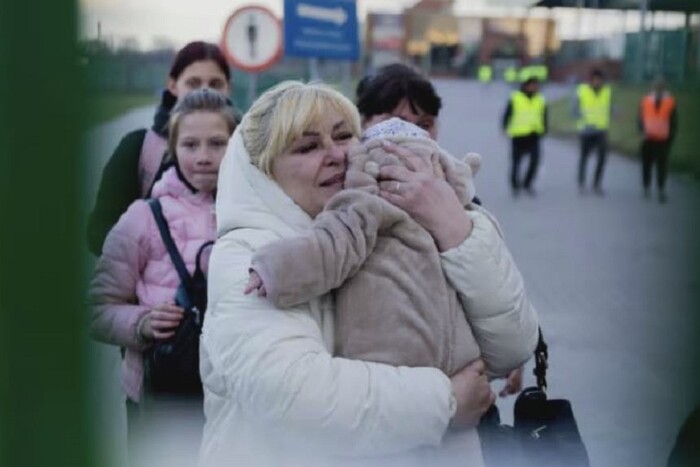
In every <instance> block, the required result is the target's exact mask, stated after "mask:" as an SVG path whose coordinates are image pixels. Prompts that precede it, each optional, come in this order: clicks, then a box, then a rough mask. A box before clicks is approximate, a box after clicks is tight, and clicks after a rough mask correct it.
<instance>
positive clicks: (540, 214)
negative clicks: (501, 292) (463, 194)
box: [437, 81, 700, 467]
mask: <svg viewBox="0 0 700 467" xmlns="http://www.w3.org/2000/svg"><path fill="white" fill-rule="evenodd" d="M437 85H438V90H439V92H440V94H441V95H442V96H443V100H444V102H445V109H444V114H441V129H440V142H441V143H442V144H443V145H444V146H445V147H446V148H447V149H449V150H450V151H453V152H454V153H463V152H465V151H467V150H475V151H477V152H479V153H481V154H482V155H483V170H482V171H481V172H480V173H479V174H478V177H477V192H478V193H479V195H480V197H481V198H482V200H483V201H484V203H485V205H486V207H487V208H489V209H490V210H492V211H493V212H494V213H495V214H496V216H497V217H498V219H499V221H500V222H501V224H502V226H503V228H504V230H505V233H506V239H507V242H508V245H509V246H510V248H511V251H512V252H513V255H514V256H515V259H516V261H517V262H518V265H519V267H520V269H521V271H522V273H523V275H524V277H525V282H526V286H527V289H528V293H529V296H530V299H531V301H532V302H533V303H534V304H535V306H536V307H537V309H538V311H539V313H540V320H541V324H542V328H543V330H544V333H545V336H546V337H547V341H548V342H549V345H550V355H551V369H550V375H551V376H550V378H549V380H550V381H549V382H550V396H552V397H566V398H569V399H571V401H572V402H573V406H574V409H575V413H576V415H577V418H578V422H579V427H580V429H581V432H582V434H583V437H584V438H585V441H586V444H587V446H588V449H589V454H590V457H591V463H592V465H594V466H611V467H612V466H616V467H620V466H637V467H640V466H650V467H651V466H659V465H664V464H665V459H666V457H667V455H668V452H669V450H670V448H671V445H672V443H673V440H674V436H675V434H676V432H677V431H678V428H679V427H680V424H681V422H682V420H683V418H684V417H685V416H686V414H687V413H688V412H689V411H690V410H691V408H692V407H693V406H694V405H695V404H698V403H700V390H699V388H698V386H697V381H698V379H699V378H698V377H697V375H698V370H699V365H698V360H697V358H695V359H694V360H693V359H691V355H693V353H695V355H696V356H697V353H698V347H700V339H699V338H700V326H699V325H698V324H699V323H698V321H699V320H698V317H697V309H698V306H697V304H698V298H699V297H698V295H699V293H698V292H699V287H698V285H699V282H700V279H699V277H698V274H697V269H694V267H695V266H696V265H698V264H700V258H699V255H698V252H699V251H700V249H698V248H697V244H696V238H697V237H695V235H694V233H695V232H697V230H696V229H695V228H696V227H698V225H700V213H699V212H698V210H697V209H696V206H697V205H696V204H695V203H697V201H698V200H700V187H699V186H698V184H697V183H696V182H692V181H689V180H684V179H681V178H678V177H671V180H670V183H669V187H668V193H669V199H670V202H669V203H668V204H667V205H660V204H658V203H657V202H655V201H646V200H644V199H643V198H642V197H641V187H640V185H641V181H640V180H641V175H640V167H639V164H638V163H637V162H636V161H632V160H629V159H626V158H623V157H621V156H618V155H613V156H612V157H611V158H610V159H609V161H608V162H609V163H608V167H607V171H606V173H605V179H604V186H605V189H606V193H607V195H606V196H605V197H604V198H600V197H597V196H594V195H586V196H581V195H580V194H579V193H578V190H577V187H576V182H575V175H576V174H575V172H576V167H577V163H578V156H577V146H576V144H575V142H570V141H562V140H556V139H552V138H550V139H547V140H546V142H545V144H544V170H543V171H542V173H540V177H539V178H538V180H537V192H538V195H537V197H536V198H534V199H533V198H529V197H520V198H518V199H513V197H512V196H511V193H510V190H509V188H508V184H507V173H508V170H509V156H508V148H509V145H508V140H507V139H506V138H505V137H504V136H502V135H501V133H500V131H499V128H498V122H499V121H500V120H499V118H500V114H501V112H502V110H503V106H504V104H505V100H506V98H507V94H508V91H507V89H506V88H505V87H504V86H499V85H493V86H491V87H489V88H486V89H484V88H483V87H481V86H479V85H477V84H475V83H465V82H458V81H438V82H437ZM564 91H565V90H564V89H562V88H555V89H551V90H549V91H548V92H547V94H550V95H561V94H562V92H564ZM592 162H593V161H589V163H592ZM592 169H593V166H592V164H591V166H590V170H592ZM591 175H592V172H591ZM589 180H590V178H589ZM694 227H695V228H694ZM693 376H694V378H693ZM693 379H694V380H695V383H696V384H695V385H693ZM529 380H530V382H533V378H532V377H530V378H529ZM511 404H512V400H511V401H508V403H505V404H501V405H502V406H503V407H502V409H503V411H505V412H507V413H510V405H511Z"/></svg>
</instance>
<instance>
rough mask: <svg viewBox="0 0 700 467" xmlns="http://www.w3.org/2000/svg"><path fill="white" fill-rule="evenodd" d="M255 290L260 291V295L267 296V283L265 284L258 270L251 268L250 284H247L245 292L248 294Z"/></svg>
mask: <svg viewBox="0 0 700 467" xmlns="http://www.w3.org/2000/svg"><path fill="white" fill-rule="evenodd" d="M254 290H257V291H258V297H267V290H265V285H264V284H263V281H262V279H261V278H260V276H259V275H258V273H257V272H255V271H254V270H252V269H251V270H250V279H249V280H248V285H246V286H245V290H244V291H243V292H244V293H245V294H246V295H248V294H249V293H251V292H252V291H254Z"/></svg>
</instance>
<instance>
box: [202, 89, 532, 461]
mask: <svg viewBox="0 0 700 467" xmlns="http://www.w3.org/2000/svg"><path fill="white" fill-rule="evenodd" d="M359 134H360V119H359V115H358V113H357V110H356V109H355V107H354V105H353V104H352V103H351V102H350V101H349V100H347V99H346V98H345V97H343V96H342V95H341V94H339V93H338V92H336V91H334V90H332V89H330V88H327V87H325V86H323V85H318V84H303V83H298V82H285V83H281V84H279V85H277V86H276V87H274V88H272V89H270V90H269V91H267V92H266V93H265V94H263V95H262V96H261V97H260V98H259V99H258V100H257V101H256V102H255V103H254V104H253V106H252V107H251V109H250V111H249V113H248V114H247V115H246V116H245V118H244V120H243V122H242V123H241V126H240V127H239V129H237V131H236V132H235V133H234V136H233V138H232V140H231V141H230V143H229V147H228V150H227V154H226V156H225V158H224V162H223V163H222V168H221V178H220V184H219V194H218V197H217V201H216V210H217V219H218V221H217V230H218V232H217V237H218V239H217V243H216V245H215V247H214V250H213V252H212V257H211V263H210V269H209V272H210V275H209V307H208V310H207V318H206V319H205V323H204V331H203V334H202V344H201V348H200V351H201V372H202V381H203V383H204V392H205V416H206V418H207V422H206V426H205V432H204V440H203V446H202V452H201V455H200V465H202V466H218V465H253V466H257V465H265V466H267V465H270V466H284V465H313V466H326V465H371V464H373V463H376V465H413V463H416V464H418V465H419V464H424V463H426V462H430V463H431V464H437V465H477V466H478V465H482V464H483V460H482V456H481V450H480V446H479V440H478V436H477V434H476V430H475V429H474V427H475V426H476V424H477V423H478V420H479V418H480V417H481V415H482V414H483V413H484V412H485V411H486V410H487V408H488V407H489V405H490V404H491V403H492V402H493V400H494V397H495V396H494V394H493V393H492V392H491V389H490V387H489V384H488V380H487V377H486V375H485V366H484V362H483V361H481V360H476V361H475V362H473V363H471V364H470V365H468V366H467V367H465V368H464V369H462V370H460V371H458V372H456V373H455V374H454V375H451V376H448V375H446V374H445V373H443V372H442V371H440V370H439V369H437V368H430V367H415V368H409V367H395V366H391V365H386V364H381V363H374V362H366V361H361V360H351V359H347V358H342V357H338V356H334V355H333V354H332V351H333V348H334V322H333V321H334V303H333V296H332V294H327V295H324V296H322V297H320V298H318V299H314V300H311V301H310V302H308V303H304V304H301V305H297V306H294V307H291V308H277V307H275V306H274V305H272V304H271V303H270V302H269V301H268V300H266V299H264V298H261V297H257V296H255V295H245V294H244V289H245V287H246V284H247V282H248V278H249V271H248V268H249V266H250V264H251V258H252V256H253V254H254V252H255V251H256V249H258V248H260V247H262V246H263V245H265V244H267V243H269V242H271V241H274V240H278V239H281V238H288V237H292V236H295V235H297V234H299V233H302V232H305V231H307V230H308V229H309V228H310V227H311V225H312V221H313V219H314V218H315V217H316V216H317V215H318V214H319V213H320V212H321V211H322V210H323V209H324V206H325V205H326V203H327V202H328V200H329V199H330V198H331V197H333V195H335V194H336V193H338V192H339V191H340V190H341V189H342V188H343V184H344V180H345V172H346V169H347V154H348V151H349V150H350V149H351V148H352V147H353V146H354V145H355V144H356V143H357V141H358V136H359ZM399 150H400V148H398V149H397V151H399ZM404 156H405V157H410V156H411V155H410V154H404ZM381 176H382V177H383V179H384V180H385V181H388V182H392V183H385V184H383V186H384V187H391V186H397V185H398V184H400V186H401V192H400V193H397V192H391V191H388V190H386V189H383V190H382V191H381V195H382V196H383V197H385V199H386V200H387V201H388V202H391V203H392V204H395V205H397V206H399V207H401V208H402V209H404V210H405V211H406V212H407V213H409V214H410V215H411V216H412V217H413V218H414V219H416V221H417V222H418V223H419V224H420V225H421V226H422V227H423V228H425V229H426V230H427V231H428V232H429V233H430V234H431V236H432V237H433V239H434V240H435V243H436V245H437V246H438V249H439V251H440V255H441V263H442V266H443V272H444V273H445V275H446V277H447V278H448V280H449V281H450V282H451V283H452V284H453V286H454V287H455V289H456V290H457V291H458V293H459V294H460V297H461V298H462V300H464V301H465V303H468V304H469V307H488V308H491V309H498V310H501V312H502V313H501V317H499V318H497V319H495V320H494V327H493V329H492V331H493V338H494V339H495V340H498V341H500V342H503V347H502V355H501V357H502V358H504V359H507V360H509V361H510V362H511V368H516V367H518V366H519V365H520V364H522V362H523V361H525V360H526V359H527V358H528V357H529V355H530V352H531V351H532V349H533V348H534V347H535V343H536V339H537V318H536V315H535V312H534V309H533V308H532V306H531V305H530V304H529V302H528V301H527V299H526V297H525V292H524V289H523V284H522V279H521V277H520V274H519V273H518V271H517V268H516V266H515V264H514V263H513V262H512V259H511V257H510V255H509V254H507V250H506V247H505V245H504V244H503V242H502V240H501V238H500V236H499V235H498V232H497V231H496V229H495V228H493V227H490V226H491V225H492V224H491V223H490V221H488V220H487V219H485V218H484V217H483V216H481V215H479V214H468V213H467V212H465V211H464V208H463V206H462V204H461V203H460V202H459V200H458V198H457V196H456V195H455V192H454V190H452V188H451V187H450V186H449V185H448V184H447V183H446V182H445V181H444V180H441V179H440V178H438V177H436V175H435V174H434V173H433V166H432V165H430V166H427V165H415V166H414V167H413V169H408V168H399V167H392V168H390V169H389V170H387V171H385V172H384V173H382V174H381ZM494 255H496V256H494ZM494 257H497V258H500V260H499V261H497V262H495V261H493V258H494ZM290 273H293V272H290Z"/></svg>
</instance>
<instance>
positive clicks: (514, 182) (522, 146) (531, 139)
mask: <svg viewBox="0 0 700 467" xmlns="http://www.w3.org/2000/svg"><path fill="white" fill-rule="evenodd" d="M511 143H512V146H511V157H512V166H511V170H510V186H511V187H512V188H513V190H518V189H520V188H521V187H523V188H525V189H526V190H529V189H530V188H532V182H534V180H535V176H536V175H537V167H538V166H539V164H540V137H539V136H538V135H529V136H523V137H518V138H513V139H512V140H511ZM525 156H530V164H529V166H528V168H527V173H526V174H525V179H524V181H523V182H522V183H521V180H520V162H521V161H522V159H523V157H525Z"/></svg>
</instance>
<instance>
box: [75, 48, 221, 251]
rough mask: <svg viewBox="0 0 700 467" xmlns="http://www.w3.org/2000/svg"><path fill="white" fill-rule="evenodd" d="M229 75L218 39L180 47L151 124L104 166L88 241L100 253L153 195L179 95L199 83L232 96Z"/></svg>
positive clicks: (124, 141) (126, 141)
mask: <svg viewBox="0 0 700 467" xmlns="http://www.w3.org/2000/svg"><path fill="white" fill-rule="evenodd" d="M230 79H231V71H230V69H229V66H228V64H227V62H226V59H225V57H224V55H223V54H222V52H221V50H220V49H219V47H218V46H216V45H215V44H210V43H207V42H201V41H196V42H190V43H189V44H187V45H186V46H184V47H183V48H182V49H180V50H179V51H178V52H177V54H176V55H175V58H174V60H173V63H172V65H171V67H170V71H169V73H168V78H167V86H166V89H165V90H164V91H163V93H162V97H161V102H160V105H159V106H158V108H157V110H156V113H155V115H154V117H153V124H152V126H151V128H148V129H146V128H141V129H139V130H135V131H132V132H130V133H128V134H127V135H126V136H124V137H123V138H122V140H121V141H120V142H119V145H118V146H117V148H116V149H115V151H114V153H113V154H112V156H111V157H110V159H109V161H108V162H107V164H106V165H105V168H104V170H103V172H102V180H101V181H100V187H99V191H98V194H97V199H96V201H95V207H94V209H93V211H92V213H91V214H90V217H89V219H88V229H87V239H88V247H89V249H90V251H91V252H92V253H93V254H95V255H97V256H99V255H100V254H101V253H102V245H103V244H104V241H105V237H106V236H107V233H108V232H109V231H110V230H111V228H112V227H113V226H114V224H116V222H117V220H119V217H120V216H121V215H122V214H123V213H124V212H125V211H126V209H127V208H128V207H129V205H130V204H131V203H132V202H133V201H135V200H137V199H139V198H144V197H147V196H148V195H149V193H150V190H151V187H152V186H153V183H154V181H155V179H156V177H157V175H158V174H159V172H160V171H161V169H162V167H161V166H162V165H163V157H164V155H165V149H166V146H167V134H168V129H167V122H168V118H169V117H170V111H171V110H172V109H173V107H174V106H175V104H176V103H177V102H178V100H180V99H182V97H184V96H185V95H187V94H189V93H190V92H191V91H194V90H195V89H200V88H209V89H211V90H213V91H216V92H219V93H221V94H222V95H224V96H226V97H228V95H229V91H230Z"/></svg>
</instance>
